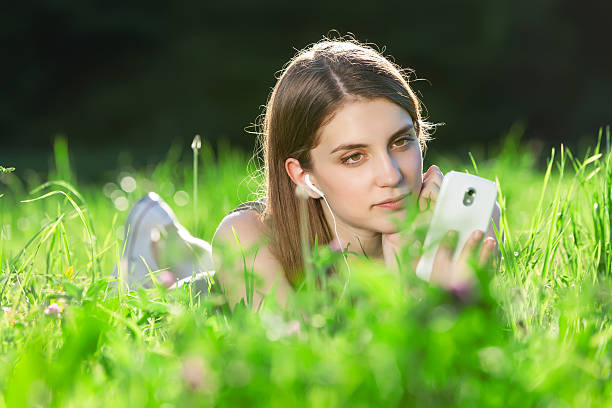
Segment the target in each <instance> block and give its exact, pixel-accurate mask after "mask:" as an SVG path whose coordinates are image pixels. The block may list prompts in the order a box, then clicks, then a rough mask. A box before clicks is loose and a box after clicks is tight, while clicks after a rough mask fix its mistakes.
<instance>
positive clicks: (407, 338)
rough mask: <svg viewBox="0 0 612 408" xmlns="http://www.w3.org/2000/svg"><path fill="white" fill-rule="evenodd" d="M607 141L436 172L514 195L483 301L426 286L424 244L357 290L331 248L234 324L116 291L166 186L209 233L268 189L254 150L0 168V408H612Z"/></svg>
mask: <svg viewBox="0 0 612 408" xmlns="http://www.w3.org/2000/svg"><path fill="white" fill-rule="evenodd" d="M606 137H609V136H607V135H602V139H601V140H606ZM604 145H605V143H603V142H602V143H599V144H597V145H596V146H594V147H593V149H592V150H591V152H589V153H588V154H586V155H585V156H584V157H582V158H580V159H579V158H577V157H575V156H574V155H573V154H572V153H571V152H569V151H567V150H566V149H565V148H563V147H559V148H556V149H555V151H554V153H553V152H551V155H550V158H549V160H548V162H547V166H546V167H545V170H544V171H543V172H539V171H537V170H535V169H534V167H533V166H534V161H533V160H531V159H530V158H529V157H528V156H529V154H530V153H529V152H528V151H527V150H520V149H518V148H517V147H516V146H517V145H516V144H511V143H510V144H507V145H506V148H504V149H503V150H502V151H501V153H500V157H499V158H498V160H495V161H491V162H479V161H478V157H477V155H475V156H474V163H472V161H471V160H470V158H469V157H468V158H465V160H458V159H456V158H455V159H452V160H451V159H447V160H445V161H442V162H441V167H442V169H443V170H444V171H448V170H450V169H456V170H464V169H465V170H468V171H470V172H473V173H477V174H479V175H481V176H484V177H487V178H490V179H497V180H498V182H499V186H500V204H501V206H502V210H503V212H502V214H503V220H502V231H500V233H502V232H503V234H504V237H505V242H504V243H503V245H502V247H501V250H502V258H501V259H500V269H499V271H497V272H494V271H492V270H491V269H488V268H484V269H478V270H477V271H476V273H477V276H478V279H477V284H476V285H477V290H476V293H477V296H474V297H473V298H472V299H470V300H469V301H468V302H464V301H462V300H461V299H459V298H457V296H455V295H454V294H453V293H448V292H445V291H443V290H441V289H439V288H436V287H433V286H430V285H428V284H427V283H425V282H422V281H420V280H419V279H418V278H416V277H415V276H414V274H413V271H412V267H411V265H412V264H413V263H412V259H411V258H412V257H413V256H414V248H407V249H406V250H405V251H404V253H403V254H402V255H401V256H402V259H401V263H400V264H401V265H403V267H402V268H401V270H400V273H394V272H393V271H390V270H388V269H387V268H385V267H384V266H383V265H382V264H380V263H379V262H373V261H368V260H366V259H358V260H357V259H356V260H354V261H351V271H350V274H351V275H350V277H351V278H350V281H349V283H348V285H347V284H346V277H347V271H346V270H345V269H343V268H344V266H343V265H344V262H343V260H342V258H341V256H339V255H338V253H335V252H333V251H331V250H330V249H329V248H318V249H317V250H316V251H315V252H314V253H313V254H311V257H310V267H311V272H312V273H313V274H314V275H313V276H312V281H311V283H312V284H309V285H306V284H305V285H303V286H302V287H300V289H299V290H298V291H297V293H296V294H295V295H293V296H291V298H290V300H289V303H288V306H287V307H285V308H282V307H280V306H278V304H277V303H276V302H274V299H273V298H272V296H273V295H269V298H268V299H266V301H265V302H264V303H263V305H261V307H260V308H259V312H258V313H254V312H253V311H252V310H251V309H250V308H248V307H240V306H238V307H236V309H235V310H234V312H233V313H230V312H229V311H228V310H227V308H223V307H221V306H220V305H221V303H222V299H221V297H220V295H218V294H215V293H210V294H205V295H203V296H199V297H198V296H195V297H194V295H193V293H192V292H190V287H189V286H184V287H183V288H180V289H174V290H168V289H165V288H163V287H161V286H158V287H155V288H153V289H149V290H139V291H125V292H120V291H116V290H115V289H114V288H113V287H112V285H111V286H109V285H108V284H109V282H110V281H112V279H111V278H110V272H111V271H112V269H113V267H114V265H115V264H116V262H117V259H118V254H120V253H121V248H122V244H123V243H122V239H123V235H124V231H123V223H124V221H125V218H126V217H127V211H128V209H129V208H130V206H131V205H133V204H134V202H136V201H137V200H138V199H139V198H140V197H141V196H142V195H144V194H145V193H146V192H148V191H156V192H158V193H159V194H160V195H161V196H162V198H164V200H166V201H167V202H168V203H169V204H170V205H171V206H172V207H173V209H174V210H175V212H176V213H177V216H178V218H179V219H180V221H181V222H182V223H183V224H184V225H185V226H186V227H187V228H189V229H193V228H194V227H195V226H196V223H197V225H198V229H199V231H200V236H201V237H202V238H204V239H206V240H209V241H210V240H211V238H212V235H213V233H214V230H215V228H216V226H217V225H218V223H219V221H220V220H221V219H222V218H223V216H224V215H225V214H226V213H227V212H228V211H230V210H231V209H232V208H234V206H235V205H237V204H238V203H240V202H242V201H247V200H249V199H250V198H252V197H253V196H252V192H253V191H254V190H255V189H256V185H255V183H252V182H251V181H246V182H244V181H243V180H250V179H249V178H248V177H247V174H246V169H245V168H246V163H247V161H246V157H245V156H244V155H241V154H239V153H236V152H233V151H231V150H229V149H225V150H224V149H222V150H221V152H220V153H219V155H218V156H217V157H215V155H214V154H213V152H212V149H211V148H210V146H207V145H206V141H205V139H204V141H203V143H202V146H201V150H199V151H198V152H199V154H198V155H197V156H196V157H199V161H198V166H194V165H193V163H192V162H190V161H189V160H183V159H181V158H180V157H181V154H180V151H179V149H180V148H174V149H171V150H170V152H169V154H168V158H167V160H166V161H165V162H163V163H161V164H159V165H156V166H154V167H153V168H150V169H145V170H140V171H134V170H133V169H129V168H124V169H119V170H118V172H117V174H116V175H114V176H113V178H110V179H109V180H108V181H107V182H106V183H104V184H103V185H101V186H99V185H80V184H78V180H77V178H76V177H72V176H71V177H67V179H61V180H51V182H49V183H45V184H43V185H42V186H41V187H39V188H38V189H37V187H38V186H37V185H29V184H28V183H27V182H24V181H23V179H22V178H19V177H17V176H19V169H17V170H16V171H15V172H13V173H10V174H9V173H3V174H2V175H0V177H1V181H0V183H1V186H2V194H4V197H2V198H1V199H0V234H2V235H1V238H0V269H1V273H0V307H1V309H0V407H2V406H11V407H12V406H19V407H21V406H31V405H34V406H36V405H42V406H79V407H80V406H113V407H114V406H164V404H167V405H165V406H192V405H197V406H200V405H205V406H206V405H219V406H256V405H265V406H270V405H273V406H389V405H394V406H406V405H408V406H412V405H418V406H521V407H522V406H530V405H542V406H559V405H569V406H609V405H610V403H611V401H610V400H611V396H612V393H611V391H612V389H611V386H610V385H609V384H610V383H611V382H610V379H611V375H612V372H611V367H612V365H611V357H612V355H611V351H610V350H609V344H610V338H611V337H612V328H611V327H610V310H612V302H611V300H610V299H612V281H611V280H610V276H611V272H612V257H611V256H610V253H611V252H610V251H611V250H612V247H611V246H612V244H611V242H612V239H611V238H612V237H611V234H612V221H611V220H612V218H611V213H610V211H611V210H612V198H611V195H610V188H611V186H612V163H611V160H612V156H611V155H610V153H609V151H608V150H607V149H606V148H603V147H602V146H604ZM58 152H59V153H61V154H59V153H58V155H59V156H57V157H56V160H59V161H61V160H63V159H62V158H61V157H67V156H65V154H64V153H62V152H64V150H62V149H59V150H58ZM60 167H61V166H60ZM70 171H71V170H70V166H69V164H66V163H64V165H63V167H62V170H61V172H64V173H65V172H70ZM194 171H195V172H197V177H194V176H195V174H194ZM59 172H60V170H59V169H57V173H53V172H52V174H57V175H59ZM15 173H17V175H15ZM70 180H72V183H71V182H70ZM195 195H197V207H195V208H196V209H197V210H198V211H197V212H195V213H194V203H195V202H196V200H195ZM235 256H236V258H237V259H236V262H241V259H240V254H236V255H235ZM330 266H335V270H336V273H335V274H328V273H327V270H328V268H329V267H330ZM247 269H248V265H247ZM246 272H247V273H246V274H245V276H247V277H249V276H250V275H249V274H248V272H249V271H248V270H247V271H246ZM252 283H253V285H254V287H255V288H256V287H257V281H256V280H254V281H253V282H252ZM322 287H324V288H325V290H322V289H321V288H322Z"/></svg>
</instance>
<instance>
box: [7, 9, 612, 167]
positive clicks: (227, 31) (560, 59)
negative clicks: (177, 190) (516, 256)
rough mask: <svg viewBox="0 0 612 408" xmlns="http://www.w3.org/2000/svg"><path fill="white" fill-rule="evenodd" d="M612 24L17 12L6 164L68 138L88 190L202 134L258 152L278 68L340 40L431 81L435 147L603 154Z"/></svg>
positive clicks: (293, 13) (319, 14) (423, 84)
mask: <svg viewBox="0 0 612 408" xmlns="http://www.w3.org/2000/svg"><path fill="white" fill-rule="evenodd" d="M610 15H612V2H611V1H600V2H596V1H591V2H589V1H584V2H577V1H575V0H535V1H534V0H516V1H485V0H478V1H475V0H471V1H419V2H414V1H408V0H407V1H402V2H396V3H389V2H388V3H376V2H373V1H368V2H363V1H347V0H336V1H332V2H325V3H316V2H287V1H266V2H257V1H244V0H239V1H224V2H218V1H216V2H205V1H195V0H184V1H175V2H166V1H164V2H159V1H146V2H145V1H131V2H123V1H122V2H118V1H104V2H102V1H98V2H92V1H82V0H79V1H77V0H59V1H53V2H48V1H31V2H9V3H8V4H5V5H4V6H3V12H2V14H0V38H1V40H0V41H1V43H2V54H3V56H4V57H3V58H2V60H3V62H2V63H1V64H0V78H2V82H3V83H2V91H1V93H0V164H1V165H4V166H14V167H18V168H20V167H21V168H24V167H26V168H33V169H36V170H40V171H44V170H46V169H47V168H48V157H49V155H50V153H51V151H52V145H53V140H54V138H55V137H56V135H58V134H62V135H65V137H66V138H67V140H68V145H69V147H70V151H71V158H72V162H73V165H74V166H76V168H77V172H78V173H79V175H80V176H83V175H85V176H86V177H88V178H92V179H96V178H97V177H99V175H100V174H103V173H104V172H106V171H109V170H112V169H113V168H116V166H117V165H118V161H119V160H122V159H121V157H122V156H121V155H120V154H119V152H124V153H122V154H123V155H127V157H128V159H127V160H131V161H132V162H133V163H134V165H136V166H138V165H140V164H145V163H150V162H154V161H155V160H161V159H162V158H163V157H164V155H165V153H166V152H167V151H168V148H169V146H170V145H171V144H172V143H183V144H184V145H185V148H186V150H187V151H189V148H188V146H189V144H190V142H191V139H192V138H193V136H194V134H196V133H199V134H201V135H202V136H203V137H204V138H205V139H207V140H208V141H209V142H210V143H211V144H212V145H213V147H215V148H217V146H219V143H225V144H229V145H231V146H232V147H235V148H240V149H243V150H245V151H249V152H250V151H252V149H253V144H254V137H253V136H252V135H251V134H249V133H247V132H245V128H246V127H248V126H249V125H250V124H251V123H253V122H254V121H255V120H256V118H257V116H258V115H259V114H260V113H261V112H262V106H263V105H264V104H265V102H266V99H267V96H268V94H269V92H270V89H271V88H272V87H273V86H274V83H275V75H276V73H277V71H279V70H280V69H281V68H282V66H283V64H284V63H285V62H287V61H288V60H289V59H290V58H291V57H292V56H293V55H294V53H295V50H296V49H300V48H303V47H305V46H307V45H308V44H309V43H312V42H315V41H317V40H319V39H321V38H322V36H323V35H326V34H328V33H329V31H330V30H331V29H336V30H338V31H339V32H340V33H341V34H346V33H348V32H350V33H354V34H355V36H356V38H357V39H359V40H362V41H370V42H373V43H375V44H377V45H378V46H380V47H386V50H385V54H386V55H391V56H393V58H394V60H395V62H397V63H398V64H400V65H401V66H403V67H410V68H412V69H414V70H415V71H416V76H417V77H418V78H422V79H424V80H423V81H418V82H415V83H414V86H415V88H416V89H417V90H418V91H419V93H420V97H421V99H422V100H423V102H424V103H425V105H426V107H427V109H428V112H429V119H430V120H431V121H434V122H444V123H446V125H445V126H443V127H441V128H440V129H439V130H438V132H437V133H436V136H435V137H436V141H434V142H433V144H432V145H431V149H434V150H435V151H438V152H445V151H449V152H458V151H459V152H463V151H467V150H468V148H470V147H473V146H479V147H480V148H481V149H482V152H483V154H484V155H486V154H487V152H489V150H490V149H493V148H494V147H495V146H498V145H499V143H500V138H501V137H502V135H504V134H505V133H506V132H507V131H508V130H509V129H510V128H511V127H512V125H513V124H517V123H518V124H520V127H522V128H524V135H523V139H522V140H524V141H525V143H527V142H528V141H533V140H535V141H536V143H535V144H534V145H536V146H550V145H558V144H559V143H565V144H567V145H569V146H570V147H576V146H579V145H580V144H581V143H583V144H584V143H586V144H594V141H595V140H596V137H597V132H598V129H599V127H601V126H605V125H607V124H609V123H610V122H612V109H611V107H612V104H611V102H610V95H612V53H611V52H610V50H611V49H612V47H611V44H610V37H611V33H610V29H609V24H608V23H609V18H610ZM530 143H533V142H530ZM124 159H125V157H124Z"/></svg>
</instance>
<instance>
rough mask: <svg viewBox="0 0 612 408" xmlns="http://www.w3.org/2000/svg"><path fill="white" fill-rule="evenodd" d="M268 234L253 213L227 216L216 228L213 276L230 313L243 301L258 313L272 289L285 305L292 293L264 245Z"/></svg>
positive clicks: (251, 211)
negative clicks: (222, 293)
mask: <svg viewBox="0 0 612 408" xmlns="http://www.w3.org/2000/svg"><path fill="white" fill-rule="evenodd" d="M267 232H268V230H267V227H266V226H265V225H264V223H263V222H262V221H261V219H260V217H259V214H258V213H257V212H256V211H254V210H243V211H237V212H234V213H232V214H229V215H228V216H226V217H225V218H224V219H223V220H222V221H221V223H220V224H219V226H218V227H217V231H216V232H215V236H214V238H213V242H212V247H213V260H214V264H215V276H216V278H217V281H218V282H219V283H220V284H221V288H222V290H223V291H224V293H225V295H226V298H227V300H228V302H229V305H230V308H232V309H233V308H234V306H235V305H236V303H239V302H240V301H241V300H242V299H244V301H245V304H249V303H250V304H249V306H252V307H253V308H254V309H258V308H259V306H260V304H261V302H262V301H263V300H264V298H265V297H266V296H267V295H269V294H270V292H271V291H272V289H273V288H274V287H275V286H276V298H277V300H278V302H280V303H281V304H282V305H284V304H285V303H286V300H287V294H288V293H289V292H290V291H292V288H291V285H290V284H289V282H287V279H286V278H285V274H284V273H283V270H282V267H281V265H280V263H279V262H278V260H277V259H276V258H275V257H274V255H272V253H271V251H270V248H269V245H268V244H267V243H266V242H265V238H266V236H267ZM245 269H246V273H245ZM250 293H252V299H249V298H250Z"/></svg>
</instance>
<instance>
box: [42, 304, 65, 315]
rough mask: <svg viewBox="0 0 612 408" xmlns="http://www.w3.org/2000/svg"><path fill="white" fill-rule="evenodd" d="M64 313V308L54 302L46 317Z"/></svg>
mask: <svg viewBox="0 0 612 408" xmlns="http://www.w3.org/2000/svg"><path fill="white" fill-rule="evenodd" d="M61 313H62V307H61V306H60V305H58V304H57V303H55V302H53V303H51V304H50V305H49V306H47V308H46V309H45V314H46V315H55V316H59V315H60V314H61Z"/></svg>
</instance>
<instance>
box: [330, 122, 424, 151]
mask: <svg viewBox="0 0 612 408" xmlns="http://www.w3.org/2000/svg"><path fill="white" fill-rule="evenodd" d="M413 129H414V125H413V124H409V125H406V126H404V127H402V128H400V129H399V130H397V131H395V132H393V134H392V135H391V136H389V140H393V139H395V138H396V137H398V136H401V135H403V134H406V133H408V132H409V131H411V130H413ZM367 146H368V145H367V144H365V143H347V144H341V145H339V146H336V148H335V149H334V150H332V151H331V154H334V153H336V152H339V151H341V150H352V149H360V148H363V147H367Z"/></svg>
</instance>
